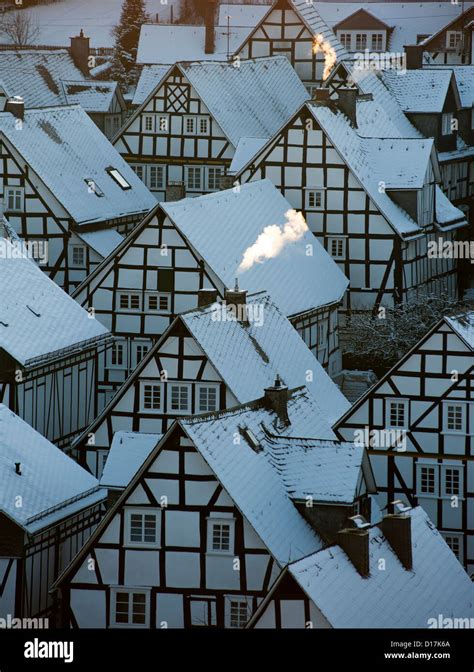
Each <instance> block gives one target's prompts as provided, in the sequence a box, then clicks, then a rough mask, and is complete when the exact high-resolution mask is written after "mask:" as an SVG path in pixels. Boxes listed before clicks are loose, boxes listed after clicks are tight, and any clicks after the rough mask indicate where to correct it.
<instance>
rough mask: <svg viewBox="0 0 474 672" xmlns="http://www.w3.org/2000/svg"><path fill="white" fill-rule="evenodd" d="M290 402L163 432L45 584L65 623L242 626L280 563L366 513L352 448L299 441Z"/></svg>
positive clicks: (275, 393)
mask: <svg viewBox="0 0 474 672" xmlns="http://www.w3.org/2000/svg"><path fill="white" fill-rule="evenodd" d="M301 395H303V398H304V395H305V392H304V390H294V391H292V392H289V391H288V389H287V388H286V387H284V386H282V385H281V384H280V385H277V384H275V386H272V387H270V388H268V389H266V390H265V397H263V398H261V399H258V400H257V401H255V402H251V403H249V404H245V405H242V406H237V407H235V408H233V409H229V410H227V411H223V412H217V413H209V414H205V415H203V416H197V417H195V418H189V419H181V420H179V421H177V422H176V423H175V424H173V426H172V427H171V428H170V429H169V431H168V432H167V433H166V435H165V436H164V437H163V439H162V440H161V441H160V442H159V444H158V445H157V446H156V448H154V450H152V452H151V453H150V455H149V457H148V458H147V459H146V461H145V463H144V464H143V465H142V467H141V468H140V469H139V471H138V473H137V474H136V475H135V477H134V478H133V480H132V482H131V483H130V484H129V486H128V487H127V488H126V490H125V491H124V493H123V494H122V495H121V497H120V498H119V500H118V501H117V502H116V504H115V505H114V506H113V507H112V509H111V510H110V511H109V512H108V514H107V515H106V518H104V520H103V524H102V525H101V526H100V529H98V530H96V533H95V534H94V535H93V536H92V537H91V538H90V540H89V541H88V542H87V543H86V545H85V546H84V548H83V550H82V551H81V552H80V553H79V554H78V555H77V556H76V558H75V559H74V561H73V562H72V563H71V565H70V566H69V567H68V569H67V570H66V571H65V572H64V573H63V574H62V576H61V577H60V579H59V581H58V583H57V584H56V586H55V587H59V589H60V591H61V602H62V604H63V606H64V611H63V622H64V624H65V625H66V624H67V625H71V626H72V627H79V628H83V627H98V628H115V627H118V628H120V627H125V628H127V627H141V628H150V629H157V628H163V627H170V628H171V627H172V628H192V627H201V628H202V627H211V628H212V627H220V628H241V627H243V626H244V625H245V624H246V622H247V620H248V618H249V616H250V615H251V614H252V613H253V612H254V610H255V609H256V607H257V605H258V603H259V602H260V601H261V599H262V598H263V597H264V596H265V595H266V593H267V592H268V589H269V587H270V586H271V585H272V583H273V581H274V580H275V578H276V577H277V576H278V574H279V572H280V571H281V569H282V568H283V567H284V566H286V565H287V563H288V562H291V561H292V560H296V559H300V558H301V557H304V556H306V555H308V554H310V553H313V552H316V551H317V550H319V549H320V548H322V547H323V546H324V545H325V544H326V543H327V542H326V539H328V538H330V537H331V536H332V534H333V532H334V530H335V529H337V528H338V527H339V526H343V525H344V522H345V520H346V517H347V516H352V515H354V513H355V512H356V510H358V509H360V510H361V511H364V512H365V513H366V515H369V514H370V496H369V493H371V492H373V480H372V475H371V472H370V467H369V464H368V461H367V458H366V456H365V454H364V452H363V450H362V449H361V448H360V447H359V448H358V447H355V446H354V445H351V444H338V443H337V442H334V441H330V440H329V441H325V440H316V439H308V438H301V437H306V436H307V430H308V423H309V430H310V431H311V425H312V422H313V421H312V419H311V417H310V416H309V415H307V414H306V412H305V409H304V408H302V406H301V399H302V397H301ZM304 406H305V403H304V402H303V407H304ZM91 560H92V562H91Z"/></svg>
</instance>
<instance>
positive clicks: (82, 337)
mask: <svg viewBox="0 0 474 672" xmlns="http://www.w3.org/2000/svg"><path fill="white" fill-rule="evenodd" d="M0 242H1V245H2V255H0V286H1V288H2V291H1V293H0V347H1V348H3V349H4V350H5V351H6V352H8V353H9V354H10V355H11V356H12V357H13V358H14V359H15V360H16V361H17V362H18V363H19V364H23V365H26V366H28V365H33V362H34V360H35V359H38V358H41V357H44V356H48V355H52V354H53V353H55V352H57V351H58V350H62V349H65V348H73V347H80V346H81V344H85V342H87V341H90V340H91V339H98V338H101V337H105V336H106V335H107V334H108V333H109V331H108V329H106V328H105V327H104V326H103V325H102V324H101V323H100V322H99V321H98V320H94V319H90V317H89V314H88V313H87V311H86V310H84V308H82V307H81V306H80V305H79V304H78V303H77V302H76V301H74V299H72V298H71V297H70V296H69V295H68V294H66V292H64V291H63V290H62V289H61V288H60V287H59V286H58V285H56V283H55V282H53V281H52V280H50V278H48V276H47V275H46V274H45V273H43V271H42V270H41V269H40V267H39V266H37V265H36V263H35V262H34V261H31V260H30V259H28V258H26V257H20V258H17V257H16V256H15V257H12V255H13V254H14V250H13V247H12V245H11V243H10V242H9V241H8V240H6V239H1V240H0ZM4 250H5V252H6V254H5V255H3V251H4ZM9 255H10V258H9Z"/></svg>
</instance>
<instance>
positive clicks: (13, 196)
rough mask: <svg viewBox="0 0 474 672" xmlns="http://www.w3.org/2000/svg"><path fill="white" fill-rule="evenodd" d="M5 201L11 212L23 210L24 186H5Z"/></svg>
mask: <svg viewBox="0 0 474 672" xmlns="http://www.w3.org/2000/svg"><path fill="white" fill-rule="evenodd" d="M5 203H6V209H7V210H8V211H9V212H23V210H24V189H23V187H5Z"/></svg>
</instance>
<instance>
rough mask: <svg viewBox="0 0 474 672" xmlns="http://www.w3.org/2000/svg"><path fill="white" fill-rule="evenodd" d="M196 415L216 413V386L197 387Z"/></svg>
mask: <svg viewBox="0 0 474 672" xmlns="http://www.w3.org/2000/svg"><path fill="white" fill-rule="evenodd" d="M197 391H198V399H197V403H198V413H206V412H212V411H217V392H218V386H217V385H198V386H197Z"/></svg>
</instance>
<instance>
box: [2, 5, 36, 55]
mask: <svg viewBox="0 0 474 672" xmlns="http://www.w3.org/2000/svg"><path fill="white" fill-rule="evenodd" d="M0 33H3V34H4V35H6V36H7V37H9V38H10V40H11V42H12V44H14V45H15V47H26V46H28V45H31V44H33V43H34V41H35V40H36V38H37V37H38V34H39V27H38V26H37V24H36V23H34V21H33V18H32V16H31V14H30V12H28V11H26V10H24V9H20V10H15V11H13V12H5V13H4V14H2V15H1V17H0Z"/></svg>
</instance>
